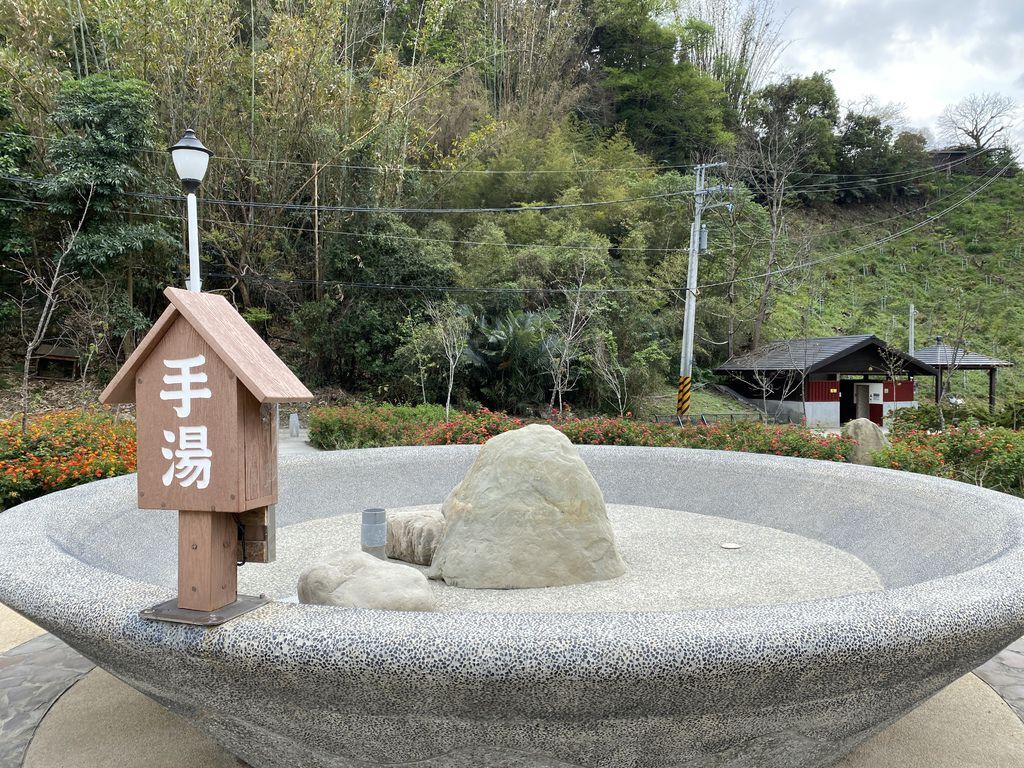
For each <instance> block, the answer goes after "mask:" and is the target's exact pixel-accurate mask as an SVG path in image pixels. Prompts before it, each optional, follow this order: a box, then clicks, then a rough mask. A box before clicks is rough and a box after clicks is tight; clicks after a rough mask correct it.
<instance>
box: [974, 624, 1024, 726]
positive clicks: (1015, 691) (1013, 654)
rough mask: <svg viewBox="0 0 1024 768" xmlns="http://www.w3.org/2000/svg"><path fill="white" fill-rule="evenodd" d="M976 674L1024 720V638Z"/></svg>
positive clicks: (983, 666) (983, 665) (982, 666)
mask: <svg viewBox="0 0 1024 768" xmlns="http://www.w3.org/2000/svg"><path fill="white" fill-rule="evenodd" d="M976 672H977V675H978V677H980V678H981V679H982V680H984V681H985V682H986V683H988V684H989V685H990V686H992V688H993V690H995V691H996V692H997V693H998V694H999V695H1000V696H1001V697H1002V699H1003V701H1005V702H1006V703H1007V704H1009V705H1010V708H1011V709H1013V711H1014V712H1016V713H1017V716H1018V717H1020V718H1021V720H1024V637H1022V638H1021V639H1020V640H1018V641H1017V642H1015V643H1014V644H1013V645H1011V646H1010V647H1009V648H1007V649H1006V650H1004V651H1003V652H1002V653H1000V654H999V655H998V656H996V657H995V658H993V659H991V660H990V661H987V662H985V663H984V664H982V665H981V666H980V667H978V669H977V670H976Z"/></svg>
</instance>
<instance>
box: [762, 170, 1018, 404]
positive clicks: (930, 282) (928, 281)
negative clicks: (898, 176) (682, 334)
mask: <svg viewBox="0 0 1024 768" xmlns="http://www.w3.org/2000/svg"><path fill="white" fill-rule="evenodd" d="M987 181H989V180H987V179H981V178H978V177H971V176H953V177H952V178H949V179H945V178H941V179H939V180H937V181H936V182H935V183H934V186H933V188H932V190H931V191H930V192H929V194H928V195H927V196H926V197H924V198H917V199H916V200H914V201H912V202H906V203H903V204H902V205H901V206H900V207H898V208H894V207H892V206H887V205H871V206H849V205H848V206H834V205H827V206H819V207H815V208H802V209H795V210H793V211H792V212H791V213H790V214H789V232H788V235H789V238H790V244H791V245H792V246H793V247H794V248H797V247H799V246H801V245H803V246H805V247H806V256H805V257H804V258H805V259H806V260H808V261H811V262H815V261H819V260H822V259H828V260H827V261H824V262H823V263H819V264H814V265H812V266H810V267H808V269H807V270H800V271H799V277H798V276H796V275H797V274H798V273H793V276H792V283H791V285H790V286H789V287H788V289H786V290H785V291H780V292H779V293H778V294H777V296H776V302H775V307H774V311H773V313H772V316H771V318H770V320H769V322H768V326H767V329H768V338H769V339H772V338H784V337H787V336H793V335H807V336H828V335H841V334H855V333H874V334H876V335H878V336H879V337H881V338H883V339H886V340H888V341H889V342H891V343H893V344H895V345H897V346H899V347H900V348H901V349H906V345H907V330H908V329H907V326H908V311H909V305H910V304H911V303H913V304H914V305H915V306H916V309H917V312H918V315H917V328H916V339H917V346H918V347H922V346H926V345H928V344H930V343H931V342H932V341H933V340H934V337H935V336H938V335H941V336H944V337H945V338H946V339H947V340H952V339H953V338H955V337H956V336H957V335H959V334H958V329H959V328H961V327H963V328H964V329H965V330H964V332H963V337H964V338H965V339H966V343H967V347H968V349H970V350H972V351H977V352H981V353H983V354H987V355H991V356H994V357H999V358H1002V359H1006V360H1010V361H1012V362H1015V363H1018V365H1019V364H1020V363H1021V362H1022V361H1024V270H1022V268H1021V260H1022V245H1024V178H1021V177H1016V178H1012V179H996V180H994V181H992V183H991V185H990V186H988V187H987V188H986V189H984V190H982V191H980V192H978V194H977V195H976V196H975V197H973V198H971V199H967V200H964V198H965V196H966V195H968V194H970V193H971V192H972V191H974V190H977V189H979V188H980V187H981V185H983V184H985V183H986V182H987ZM960 201H963V202H960ZM958 203H959V204H958ZM957 204H958V205H957ZM954 205H956V207H955V208H954V209H953V210H949V211H948V212H946V213H944V214H943V215H941V216H940V217H938V218H937V219H936V220H935V221H933V222H930V223H927V224H925V225H924V226H922V227H920V228H919V229H917V230H915V231H913V232H910V233H908V234H905V235H903V236H901V237H898V238H896V239H894V240H892V241H891V242H888V243H885V244H883V245H880V246H877V247H871V248H869V249H866V250H862V251H860V252H856V253H853V252H851V251H853V250H855V249H857V248H858V247H861V246H864V245H865V244H870V243H872V242H875V241H878V240H880V239H882V238H885V237H888V236H890V235H893V234H894V233H897V232H900V231H902V230H905V229H907V228H909V227H912V226H914V225H915V224H917V223H919V222H922V221H924V220H926V219H928V218H930V217H932V216H935V215H936V214H938V213H940V212H942V211H944V210H945V209H948V208H950V207H952V206H954ZM833 256H834V258H832V257H833ZM953 386H954V387H955V391H956V392H957V393H962V394H964V395H966V396H967V397H968V398H969V399H970V400H975V401H977V402H983V401H984V400H985V398H986V397H987V386H988V383H987V377H986V375H985V374H984V373H983V372H973V373H970V374H968V375H967V376H966V386H965V382H964V376H963V374H961V373H958V374H956V376H955V381H954V385H953ZM928 391H929V392H930V385H929V389H928ZM1022 394H1024V369H1021V368H1011V369H1008V370H1003V371H1000V374H999V379H998V397H999V400H1000V402H1005V401H1006V400H1007V399H1010V398H1016V397H1019V396H1021V395H1022Z"/></svg>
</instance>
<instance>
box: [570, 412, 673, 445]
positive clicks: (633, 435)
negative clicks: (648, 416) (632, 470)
mask: <svg viewBox="0 0 1024 768" xmlns="http://www.w3.org/2000/svg"><path fill="white" fill-rule="evenodd" d="M666 427H668V429H666ZM556 428H557V429H558V430H559V431H561V432H562V434H564V435H565V436H566V437H568V438H569V439H570V440H572V442H574V443H577V444H579V445H644V446H661V445H670V440H671V434H672V432H678V431H679V428H678V427H674V426H672V425H670V424H649V423H645V422H642V421H633V420H631V419H610V418H604V417H597V418H593V419H577V420H576V421H566V422H564V423H562V424H559V425H557V427H556Z"/></svg>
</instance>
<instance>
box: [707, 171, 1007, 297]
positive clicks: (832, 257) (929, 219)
mask: <svg viewBox="0 0 1024 768" xmlns="http://www.w3.org/2000/svg"><path fill="white" fill-rule="evenodd" d="M1011 165H1013V162H1012V161H1011V162H1009V163H1007V164H1006V165H1004V166H1003V167H1002V168H1001V169H1000V170H999V172H998V173H996V174H995V175H993V176H991V177H989V178H988V180H987V181H986V182H985V183H984V184H982V185H980V186H979V187H978V188H977V189H974V190H972V191H971V192H969V193H968V194H967V195H965V196H964V197H963V198H961V199H960V200H958V201H956V202H955V203H953V204H952V205H950V206H948V207H946V208H944V209H943V210H941V211H939V212H938V213H935V214H933V215H931V216H929V217H927V218H926V219H923V220H922V221H919V222H917V223H916V224H914V225H913V226H910V227H907V228H906V229H902V230H900V231H898V232H893V233H892V234H889V235H886V236H885V237H882V238H879V239H878V240H875V241H873V242H870V243H865V244H864V245H859V246H857V247H855V248H852V249H850V250H847V251H842V252H840V253H834V254H831V255H829V256H823V257H822V258H820V259H814V260H813V261H805V262H801V263H799V264H794V265H792V266H789V267H784V268H782V269H777V270H768V271H766V272H761V273H760V274H756V275H747V276H745V277H738V278H736V279H734V280H726V281H720V282H717V283H704V284H703V285H699V286H697V288H698V290H701V289H705V288H717V287H720V286H723V285H733V284H735V283H743V282H749V281H751V280H760V279H763V278H767V277H774V276H775V275H782V274H787V273H789V272H794V271H796V270H798V269H807V268H808V267H813V266H816V265H818V264H824V263H825V262H829V261H834V260H835V259H840V258H843V257H844V256H852V255H854V254H857V253H861V252H863V251H866V250H870V249H873V248H877V247H878V246H880V245H885V244H886V243H888V242H891V241H893V240H896V239H898V238H900V237H903V236H904V235H908V234H910V233H911V232H914V231H916V230H918V229H920V228H921V227H924V226H927V225H928V224H931V223H932V222H934V221H936V220H938V219H940V218H942V217H943V216H945V215H946V214H947V213H949V212H950V211H953V210H955V209H956V208H959V207H960V206H961V205H963V204H964V203H966V202H967V201H968V200H971V199H972V198H974V197H976V196H977V195H979V194H981V193H982V192H983V191H985V190H986V189H987V188H988V187H989V186H991V185H992V184H994V183H995V181H996V180H997V179H998V178H1000V177H1001V176H1002V175H1003V174H1004V173H1006V171H1007V170H1009V168H1010V166H1011Z"/></svg>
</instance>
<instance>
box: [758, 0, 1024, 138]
mask: <svg viewBox="0 0 1024 768" xmlns="http://www.w3.org/2000/svg"><path fill="white" fill-rule="evenodd" d="M776 8H777V11H778V13H779V14H780V15H785V14H787V13H788V14H789V15H788V18H787V19H786V21H785V24H784V26H783V29H782V34H783V37H784V38H786V39H787V40H790V41H791V42H790V44H789V47H788V48H787V49H786V50H785V51H784V52H783V54H782V56H781V58H780V60H779V65H778V67H777V68H776V69H777V71H778V73H780V74H785V73H793V74H810V73H811V72H814V71H820V70H829V69H830V70H832V75H831V77H832V82H833V84H834V85H835V87H836V92H837V93H838V95H839V99H840V102H841V103H843V104H847V103H850V102H856V101H859V100H860V99H862V98H864V97H866V96H876V97H877V98H878V99H879V100H880V101H882V102H883V103H884V102H902V103H903V104H905V105H906V115H907V117H908V120H909V123H910V126H912V127H914V128H922V127H928V128H930V129H932V130H933V131H935V132H937V130H936V128H935V124H936V119H937V118H938V116H939V114H940V113H941V112H942V110H943V108H944V107H945V106H946V105H947V104H953V103H956V102H957V101H959V100H960V99H961V98H963V97H964V96H967V95H968V94H970V93H979V92H991V91H998V92H1000V93H1002V94H1004V95H1007V96H1011V97H1013V98H1014V99H1016V100H1017V102H1018V103H1022V104H1024V0H776ZM1018 122H1019V123H1022V124H1024V116H1022V119H1021V120H1019V121H1018ZM1015 139H1016V141H1017V142H1018V143H1024V125H1020V126H1018V129H1017V131H1016V136H1015ZM939 143H941V141H940V142H939Z"/></svg>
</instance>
